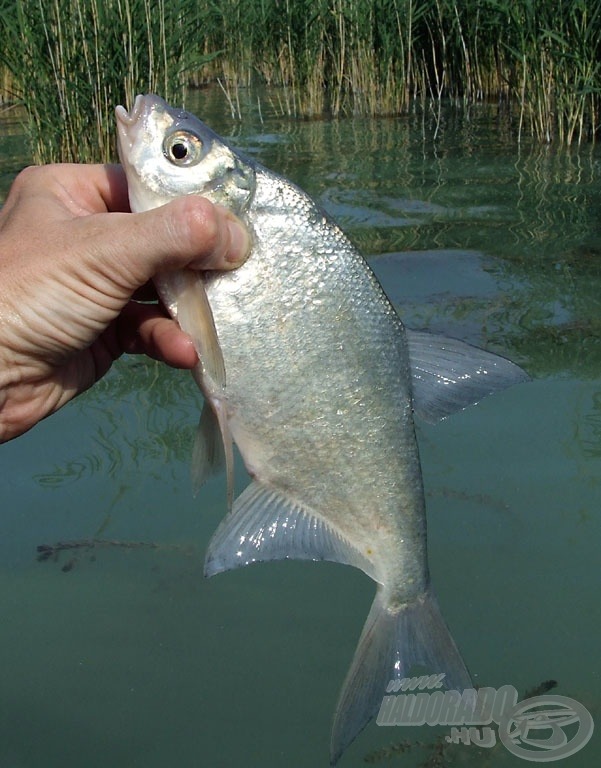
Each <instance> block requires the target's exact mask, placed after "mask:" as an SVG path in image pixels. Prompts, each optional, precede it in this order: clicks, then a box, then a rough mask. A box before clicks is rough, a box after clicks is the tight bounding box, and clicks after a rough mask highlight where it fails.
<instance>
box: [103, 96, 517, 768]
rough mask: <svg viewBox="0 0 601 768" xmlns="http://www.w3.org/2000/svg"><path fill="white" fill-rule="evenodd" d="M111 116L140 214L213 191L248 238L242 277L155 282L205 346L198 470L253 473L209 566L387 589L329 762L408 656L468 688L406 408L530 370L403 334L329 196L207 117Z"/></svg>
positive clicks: (350, 682) (149, 104)
mask: <svg viewBox="0 0 601 768" xmlns="http://www.w3.org/2000/svg"><path fill="white" fill-rule="evenodd" d="M116 114H117V122H118V139H119V152H120V157H121V161H122V163H123V165H124V168H125V171H126V175H127V179H128V187H129V194H130V202H131V208H132V210H133V211H142V210H147V209H150V208H154V207H156V206H157V205H161V204H163V203H165V202H167V201H169V200H170V199H172V198H174V197H177V196H179V195H187V194H198V195H203V196H205V197H207V198H208V199H209V200H211V201H212V202H215V203H219V204H221V205H223V206H226V207H228V208H230V209H231V210H232V212H234V213H236V214H237V215H238V216H239V217H240V218H241V219H242V220H243V222H245V223H246V225H247V227H248V229H249V232H250V234H251V239H252V248H251V252H250V255H249V257H248V260H247V261H246V262H245V263H244V264H243V265H242V266H240V267H239V268H238V269H236V270H234V271H231V272H222V273H219V272H211V273H202V275H198V274H192V273H186V272H185V271H184V272H182V273H180V274H173V273H171V274H162V275H159V276H158V277H157V279H156V284H157V288H158V290H159V293H161V295H162V296H163V298H164V301H165V304H166V306H167V307H168V308H169V310H170V311H171V313H172V314H173V316H174V317H175V318H176V319H177V320H178V322H179V323H180V325H181V326H182V328H183V329H184V330H185V331H186V332H187V333H189V334H190V335H191V336H192V338H193V339H194V341H195V344H196V348H197V351H198V354H199V357H200V363H199V366H198V367H197V370H196V372H195V378H196V380H197V382H198V383H199V386H200V388H201V390H202V392H203V394H204V396H205V400H206V402H205V406H204V408H203V413H202V416H201V422H200V426H199V431H198V437H197V440H196V443H195V448H194V454H193V462H194V464H195V465H196V466H195V468H194V472H195V474H196V478H197V480H203V479H205V478H206V477H207V476H208V475H209V474H211V473H212V472H215V471H217V470H218V469H219V468H220V466H221V460H222V459H223V457H225V460H226V466H227V469H228V487H229V489H230V490H229V495H230V498H231V495H232V478H233V471H232V466H231V464H232V461H233V452H232V450H231V443H232V440H233V441H234V442H235V443H236V444H237V446H238V449H239V451H240V454H241V456H242V459H243V460H244V463H245V466H246V468H247V470H248V472H249V475H250V476H251V478H252V481H251V483H250V485H249V486H248V487H247V488H246V489H245V490H244V491H243V492H242V493H241V494H240V496H238V498H236V499H235V500H234V501H233V504H232V508H231V511H230V512H229V513H228V514H227V515H226V517H225V518H224V520H223V521H222V522H221V524H220V525H219V527H218V529H217V531H216V532H215V534H214V536H213V538H212V539H211V542H210V544H209V547H208V552H207V558H206V563H205V573H206V575H208V576H212V575H215V574H216V573H219V572H222V571H226V570H230V569H233V568H237V567H240V566H244V565H248V564H250V563H255V562H258V561H266V560H278V559H287V558H294V559H307V560H324V559H325V560H332V561H335V562H339V563H345V564H349V565H353V566H355V567H357V568H360V569H361V570H363V571H364V572H365V573H366V574H367V575H368V576H370V577H371V578H372V579H374V580H375V581H376V583H377V591H376V596H375V599H374V602H373V605H372V608H371V610H370V613H369V615H368V618H367V621H366V623H365V626H364V628H363V632H362V634H361V637H360V639H359V643H358V646H357V650H356V652H355V655H354V658H353V660H352V663H351V667H350V669H349V672H348V674H347V677H346V679H345V681H344V683H343V686H342V690H341V692H340V696H339V699H338V704H337V706H336V710H335V716H334V724H333V728H332V737H331V744H330V760H331V762H332V763H335V762H336V761H337V760H338V758H339V757H340V755H341V754H342V752H343V751H344V749H345V748H346V747H347V746H348V744H349V743H350V742H351V741H352V740H353V739H354V738H355V737H356V736H357V734H358V733H359V732H360V731H361V729H362V728H363V727H364V726H365V725H366V724H367V723H368V722H369V720H370V719H371V718H372V717H373V716H374V715H375V714H376V713H377V711H378V709H379V706H380V704H381V702H382V698H383V696H384V695H385V693H386V687H387V685H388V683H389V682H390V681H391V680H397V681H398V680H400V679H402V678H404V677H408V676H409V675H410V672H411V670H412V669H413V668H414V667H415V666H416V665H420V666H422V667H425V668H426V671H427V672H428V673H429V674H442V673H444V675H445V678H444V679H445V683H446V685H447V687H449V688H452V689H458V690H463V689H464V688H469V687H470V686H471V681H470V676H469V673H468V671H467V668H466V666H465V664H464V662H463V660H462V658H461V656H460V654H459V651H458V650H457V647H456V645H455V643H454V641H453V640H452V638H451V635H450V633H449V631H448V628H447V626H446V624H445V622H444V620H443V618H442V616H441V614H440V611H439V608H438V605H437V602H436V598H435V597H434V593H433V591H432V588H431V585H430V577H429V570H428V563H427V552H426V550H427V547H426V516H425V503H424V493H423V487H422V476H421V468H420V461H419V453H418V447H417V442H416V437H415V429H414V423H413V415H414V412H417V413H418V415H419V414H422V415H423V416H424V417H425V418H429V419H438V418H444V417H446V416H447V415H448V414H450V413H452V412H454V411H457V410H460V409H462V408H464V407H466V406H467V405H470V404H472V403H474V402H476V401H478V400H479V399H481V398H482V397H483V396H485V395H487V394H490V393H492V392H494V391H497V390H499V389H503V388H504V387H506V386H509V385H510V384H514V383H517V382H520V381H524V380H526V378H527V377H526V375H525V374H524V372H523V371H521V369H520V368H518V367H517V366H515V365H514V364H513V363H511V362H510V361H508V360H505V359H503V358H500V357H497V356H495V355H492V354H490V353H488V352H485V351H483V350H478V349H476V348H474V347H471V346H469V345H467V344H464V343H463V342H461V341H458V340H452V339H446V338H444V337H440V336H437V335H430V334H426V333H416V332H406V331H405V329H404V327H403V324H402V322H401V320H400V319H399V317H398V315H397V313H396V311H395V310H394V308H393V307H392V305H391V304H390V302H389V301H388V299H387V297H386V295H385V293H384V291H383V290H382V288H381V287H380V285H379V283H378V281H377V280H376V278H375V276H374V275H373V273H372V271H371V270H370V268H369V267H368V265H367V264H366V262H365V260H364V259H363V257H362V256H361V254H360V253H359V252H358V251H357V250H356V249H355V247H354V246H353V245H352V243H351V242H350V241H349V240H348V238H347V237H346V236H345V235H344V234H343V232H342V231H341V230H340V229H339V228H338V227H337V226H336V225H335V224H334V223H333V222H332V221H330V219H329V218H328V217H327V216H326V215H325V214H324V212H323V211H322V210H321V209H320V208H319V206H318V205H317V204H316V203H315V202H314V201H313V200H311V198H310V197H309V196H308V195H306V194H305V193H304V192H302V191H301V190H300V189H299V188H298V187H296V186H295V185H294V184H292V183H291V182H290V181H288V180H287V179H285V178H283V177H282V176H279V175H278V174H276V173H273V172H272V171H270V170H268V169H266V168H264V167H263V166H261V165H260V164H259V163H256V162H255V161H254V160H251V159H248V158H245V157H244V155H243V154H242V153H240V152H238V151H236V150H235V149H233V148H231V147H230V146H229V145H228V144H227V143H226V142H225V141H224V140H223V139H221V138H220V137H219V136H217V134H215V133H214V132H213V131H211V130H210V128H208V127H207V126H206V125H204V123H202V122H201V121H200V120H198V118H196V117H194V116H193V115H190V114H189V113H187V112H185V111H183V110H178V109H174V108H172V107H170V106H169V105H168V104H166V103H165V102H164V101H163V100H162V99H160V98H159V97H157V96H152V95H148V96H138V97H137V98H136V101H135V104H134V106H133V109H132V111H131V112H130V113H128V112H127V111H126V110H125V109H124V108H123V107H118V108H117V113H116ZM174 147H175V148H176V149H175V150H174ZM221 444H223V447H221Z"/></svg>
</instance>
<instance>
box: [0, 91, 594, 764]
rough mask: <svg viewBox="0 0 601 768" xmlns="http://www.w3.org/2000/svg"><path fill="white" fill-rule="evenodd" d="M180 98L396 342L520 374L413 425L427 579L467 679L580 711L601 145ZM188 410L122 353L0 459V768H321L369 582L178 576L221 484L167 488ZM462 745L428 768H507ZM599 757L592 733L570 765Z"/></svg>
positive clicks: (295, 575)
mask: <svg viewBox="0 0 601 768" xmlns="http://www.w3.org/2000/svg"><path fill="white" fill-rule="evenodd" d="M196 98H197V100H196V103H191V104H190V105H189V106H191V107H192V108H193V109H194V110H196V111H198V113H199V114H203V115H204V116H205V117H206V119H207V120H208V121H209V122H211V124H212V125H213V127H214V128H216V129H217V130H218V131H221V132H222V133H224V134H225V135H228V136H230V137H231V139H232V141H234V143H236V144H237V145H239V146H241V147H243V148H244V149H245V150H246V151H247V152H248V153H249V154H251V155H252V156H253V157H255V158H257V159H258V160H260V161H261V162H264V163H265V164H266V165H268V166H270V167H272V168H274V169H277V170H279V171H281V172H283V173H284V174H286V175H288V176H290V177H291V178H292V179H293V180H294V181H296V182H297V183H299V184H300V185H301V186H303V187H305V188H306V189H307V190H308V191H310V192H311V193H312V194H313V195H314V196H315V197H316V198H317V199H319V200H320V201H321V203H322V204H323V205H324V207H325V208H326V209H327V210H328V212H329V213H331V214H332V215H333V216H334V217H335V218H336V219H337V220H338V221H339V222H340V223H341V224H342V226H343V228H344V229H345V230H346V231H347V232H348V233H349V234H350V235H351V236H352V237H353V239H354V240H355V241H356V242H357V243H358V244H359V246H360V247H361V248H362V250H363V251H364V252H365V253H366V255H368V256H369V258H370V262H371V264H372V267H373V268H374V270H375V271H376V273H377V274H378V276H379V278H380V280H381V281H382V283H383V284H384V286H385V288H386V289H387V291H388V293H389V295H390V297H391V300H392V301H393V303H394V304H395V306H396V307H398V309H399V312H400V313H401V315H402V317H403V319H404V320H405V322H406V323H407V324H408V325H409V326H412V327H416V328H431V329H433V330H436V331H442V332H447V333H449V334H451V335H454V336H459V337H461V338H464V339H466V340H468V341H470V342H472V343H476V344H481V345H485V346H487V347H489V348H491V349H493V350H496V351H499V352H501V353H505V354H508V355H509V356H511V357H513V358H514V359H516V361H518V362H519V363H520V364H522V365H523V366H524V367H526V369H527V370H528V371H529V372H530V373H531V374H532V376H533V378H534V380H533V382H531V383H530V384H528V385H523V386H520V387H515V388H514V389H512V390H510V391H508V392H505V393H502V394H501V395H498V396H495V397H494V398H489V399H488V400H487V401H485V402H483V403H482V404H481V405H479V406H477V407H475V408H472V409H469V410H468V411H466V412H464V413H462V414H459V415H457V416H456V417H453V418H451V419H449V420H447V421H445V422H443V423H442V424H439V425H435V426H422V425H420V426H419V439H420V449H421V455H422V461H423V468H424V481H425V485H426V490H427V496H428V505H429V532H430V553H431V568H432V572H433V578H434V580H435V584H436V585H437V588H438V592H439V598H440V602H441V603H442V606H443V610H444V613H445V616H446V618H447V620H448V621H449V624H450V625H451V628H452V630H453V634H454V636H455V638H456V640H457V642H458V643H459V645H460V646H461V648H462V651H463V654H464V656H465V658H466V660H467V662H468V665H469V666H470V668H471V670H472V672H473V674H474V679H475V681H476V683H477V684H479V685H480V684H481V685H492V686H500V685H503V684H506V683H510V684H512V685H515V686H516V688H518V690H520V691H525V690H527V689H528V688H532V687H533V686H536V685H538V684H539V683H540V682H541V681H544V680H549V679H555V680H557V682H558V686H557V688H556V689H554V691H553V692H554V693H558V694H562V695H567V696H572V697H573V698H576V699H578V700H579V701H581V702H582V703H583V704H584V705H585V706H586V707H587V708H589V710H590V711H591V712H592V714H593V717H595V716H598V714H599V712H601V709H600V707H599V703H600V701H599V694H598V689H599V686H598V684H597V679H596V678H597V676H598V672H597V671H596V667H595V664H594V659H595V658H596V652H597V641H596V638H597V637H598V633H599V631H600V630H601V619H600V615H599V601H598V584H599V574H598V568H597V565H596V564H597V562H598V542H599V538H600V536H599V535H600V533H601V531H600V528H601V525H600V523H599V498H600V482H601V481H600V478H601V472H600V469H601V466H600V463H599V460H600V457H601V382H600V375H599V374H600V372H601V327H600V326H601V307H600V306H599V303H600V298H599V297H600V296H601V290H600V289H601V233H600V225H599V222H600V221H601V210H600V207H601V203H600V200H601V180H600V173H599V171H600V168H601V162H600V160H601V154H600V151H599V149H597V148H587V149H585V150H583V151H581V152H576V151H562V152H558V151H556V150H554V149H553V148H546V147H545V148H542V147H538V146H537V147H534V146H533V147H525V146H524V145H522V147H521V149H519V150H518V148H517V147H516V145H515V144H514V143H513V142H512V141H511V136H510V131H511V126H509V125H507V124H505V123H503V122H502V121H501V120H500V119H499V120H498V119H497V117H496V115H495V114H493V113H490V112H486V111H484V110H477V109H473V110H471V111H470V112H467V113H461V112H457V111H453V110H449V111H448V112H447V113H443V114H442V115H441V119H440V121H438V122H437V120H436V116H435V115H430V114H427V115H425V116H423V115H421V114H418V113H416V114H413V115H409V116H407V117H403V118H400V119H396V120H392V119H383V120H377V121H370V120H367V119H357V120H344V121H339V122H333V123H332V122H325V121H316V122H300V121H299V122H290V121H288V120H285V119H283V118H281V117H278V116H277V115H273V114H271V115H270V114H269V108H268V107H269V102H268V100H267V99H266V98H265V99H264V100H263V101H262V103H261V116H262V118H263V121H264V122H261V120H260V119H259V110H258V107H257V102H256V99H254V98H253V99H250V97H249V103H248V105H247V107H248V108H247V109H246V110H245V109H243V110H242V112H243V115H244V119H243V120H242V121H240V122H237V123H233V122H232V121H231V118H230V117H229V112H228V109H227V105H226V104H225V103H224V102H223V100H222V99H220V97H219V96H215V94H212V93H209V94H206V93H203V94H200V95H197V96H196ZM8 117H9V118H10V119H11V120H12V115H9V116H8ZM1 135H2V137H3V138H2V146H3V159H2V162H1V163H0V185H1V191H2V192H3V193H5V192H6V190H7V188H8V184H9V181H10V179H11V178H12V177H13V176H14V174H15V173H16V172H17V170H18V168H19V167H21V166H22V165H23V164H25V163H26V157H25V156H24V154H23V140H22V137H21V135H20V131H19V129H18V124H17V123H16V122H14V121H12V122H11V121H5V122H3V123H1ZM435 136H436V138H434V137H435ZM199 411H200V396H199V395H198V393H197V391H196V388H195V385H194V384H193V382H192V381H191V379H190V377H189V376H188V375H186V374H184V373H182V372H178V371H171V370H168V369H166V368H165V367H163V366H161V365H159V364H157V363H155V362H152V361H146V360H142V359H138V358H128V359H124V360H121V361H120V362H119V363H118V364H117V365H115V366H114V368H113V370H112V371H111V372H110V374H109V375H108V376H107V377H106V379H105V380H104V381H103V382H102V383H101V384H99V385H98V386H97V387H95V388H94V389H93V390H92V391H90V392H88V393H86V394H85V395H84V396H82V397H81V398H79V399H78V400H77V401H76V402H74V403H73V404H71V405H70V406H69V407H67V408H65V409H63V411H62V412H61V413H59V414H57V415H56V416H55V417H53V418H52V419H49V420H48V421H46V422H44V423H43V424H40V425H39V426H38V427H37V428H36V429H35V430H33V431H32V432H31V433H30V434H28V435H26V436H24V437H23V438H21V439H19V440H17V441H14V442H13V443H10V444H8V445H5V446H2V447H1V448H0V454H1V455H0V462H1V467H2V481H1V482H0V506H1V509H2V516H1V517H0V526H1V533H2V535H1V536H0V568H1V569H2V580H1V581H0V590H2V605H3V615H4V622H3V631H2V632H0V651H1V652H2V658H3V661H4V669H3V675H2V696H1V697H0V701H1V702H2V718H1V719H0V735H1V738H0V766H4V765H6V766H27V768H30V767H31V768H38V766H40V765H49V766H58V765H61V767H62V768H64V767H65V766H75V765H77V766H80V765H86V766H103V768H104V766H106V765H116V766H128V767H129V766H136V765H140V766H144V768H154V767H155V766H156V768H159V766H160V767H161V768H163V767H164V766H165V765H179V766H190V767H191V766H197V765H211V766H232V765H242V764H244V765H265V766H280V765H291V766H303V768H304V766H307V767H308V766H317V765H325V764H326V760H327V752H328V739H329V727H330V721H331V715H332V709H333V706H334V703H335V700H336V695H337V691H338V688H339V685H340V683H341V681H342V678H343V676H344V673H345V671H346V668H347V665H348V662H349V660H350V657H351V655H352V652H353V650H354V647H355V644H356V640H357V636H358V634H359V631H360V629H361V626H362V623H363V620H364V616H365V613H366V611H367V609H368V607H369V604H370V602H371V598H372V593H373V586H372V585H371V583H369V581H368V580H367V579H366V578H365V577H363V575H362V574H360V573H358V572H356V571H353V570H352V569H349V568H345V567H343V566H338V565H333V564H328V563H320V564H308V563H292V562H290V563H289V562H286V563H271V564H266V565H262V566H257V567H253V568H248V569H246V570H243V571H240V572H238V573H231V574H224V575H222V576H219V577H217V578H215V579H213V580H211V581H209V582H207V581H205V580H204V579H203V578H202V553H203V552H204V550H205V548H206V544H207V541H208V539H209V537H210V535H211V532H212V531H213V530H214V529H215V527H216V526H217V524H218V521H219V520H220V518H221V517H222V516H223V514H224V512H225V492H224V481H223V478H216V479H214V480H211V481H210V482H209V483H208V484H207V486H206V487H205V488H203V489H202V491H201V492H200V494H199V495H198V497H197V498H196V499H194V498H193V497H192V494H191V490H190V480H189V467H188V457H189V453H190V446H191V441H192V436H193V432H194V429H195V426H196V422H197V419H198V414H199ZM246 481H247V480H246V477H245V473H244V471H243V469H242V468H241V467H238V473H237V477H236V483H237V488H238V489H241V488H242V487H243V486H244V484H245V483H246ZM92 540H102V542H104V543H103V544H97V545H95V546H94V547H93V548H91V549H87V548H86V547H88V546H89V545H90V542H91V541H92ZM69 542H71V543H74V544H77V548H76V550H75V551H76V552H77V554H74V553H71V551H70V550H69V549H61V550H60V552H58V556H57V558H56V560H55V558H54V557H49V558H48V559H46V560H44V561H43V562H38V561H37V549H36V548H37V546H38V545H47V546H55V545H57V544H65V543H69ZM106 542H109V543H106ZM110 542H115V545H114V546H113V545H111V544H110ZM128 543H130V544H135V543H143V544H144V546H131V547H128V546H123V545H124V544H128ZM84 544H85V546H84ZM54 554H57V553H54ZM284 700H285V702H286V705H285V706H282V704H283V702H284ZM436 738H437V734H436V732H435V731H434V729H432V733H429V732H426V729H416V730H413V731H409V730H408V729H407V730H405V729H403V728H396V729H391V728H389V729H380V728H378V727H377V726H375V725H371V726H370V727H369V728H368V729H367V730H366V731H365V732H364V733H363V734H362V735H361V737H360V738H359V739H358V740H357V742H356V743H355V744H353V745H352V747H351V748H350V749H349V751H348V753H347V754H346V755H345V756H344V758H343V762H342V763H341V765H346V766H360V765H363V764H364V758H366V757H367V758H368V760H369V762H376V761H377V762H378V764H381V765H397V764H401V761H402V763H403V765H421V764H424V761H425V760H427V759H430V758H432V759H433V756H435V749H434V747H432V748H429V747H428V748H426V749H425V751H422V752H421V753H420V752H419V750H416V749H415V748H408V749H402V748H401V747H399V745H402V744H403V742H405V741H408V742H409V743H411V744H414V743H415V741H416V740H418V741H421V742H425V743H428V744H431V745H435V744H436ZM470 750H471V748H468V747H463V748H462V747H461V746H459V747H458V748H457V750H456V751H455V753H454V754H453V755H451V754H450V753H449V752H448V751H443V753H441V755H440V756H439V763H437V764H441V765H442V764H451V761H460V762H461V763H462V764H465V765H472V764H473V765H481V764H482V763H483V762H488V763H489V764H490V765H495V766H496V765H513V766H515V765H517V764H519V763H518V758H515V757H512V756H511V755H509V754H508V753H507V752H506V751H504V750H501V749H494V750H491V751H490V752H489V753H487V754H486V755H484V754H483V750H478V751H477V752H476V751H470ZM600 756H601V753H600V749H599V746H598V742H597V741H595V737H593V740H592V741H591V742H590V744H589V745H588V746H587V747H586V748H585V749H584V750H583V752H582V753H579V754H578V755H575V756H574V757H572V758H570V765H572V766H578V765H592V764H594V763H595V761H598V759H599V757H600ZM440 761H442V762H440ZM429 764H433V763H429ZM453 764H454V762H453Z"/></svg>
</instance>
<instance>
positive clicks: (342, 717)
mask: <svg viewBox="0 0 601 768" xmlns="http://www.w3.org/2000/svg"><path fill="white" fill-rule="evenodd" d="M417 665H419V666H420V667H423V668H425V670H426V671H427V673H428V674H440V673H443V672H444V674H445V677H444V680H443V682H444V684H445V686H446V687H447V688H448V689H452V690H459V691H462V690H463V689H465V688H470V687H471V685H472V684H471V680H470V675H469V672H468V671H467V668H466V666H465V664H464V663H463V659H462V658H461V655H460V653H459V651H458V650H457V646H456V645H455V643H454V641H453V638H452V637H451V634H450V632H449V629H448V627H447V625H446V624H445V621H444V619H443V618H442V615H441V613H440V609H439V608H438V603H437V602H436V598H435V597H434V595H433V594H432V593H431V592H429V591H428V592H426V593H424V594H423V595H422V596H421V597H419V598H418V599H417V600H415V601H413V602H411V603H407V604H405V605H403V606H402V607H401V608H400V609H399V608H398V606H395V607H391V606H390V605H388V603H387V599H386V596H385V590H384V589H383V588H382V587H378V592H377V594H376V597H375V600H374V602H373V605H372V607H371V610H370V612H369V616H368V617H367V621H366V622H365V626H364V627H363V632H362V633H361V637H360V638H359V645H358V646H357V650H356V651H355V656H354V658H353V661H352V663H351V667H350V669H349V671H348V674H347V676H346V679H345V681H344V683H343V686H342V690H341V691H340V696H339V698H338V704H337V705H336V711H335V714H334V725H333V727H332V740H331V744H330V763H331V764H332V765H334V764H335V763H336V762H337V761H338V758H339V757H340V755H341V754H342V753H343V752H344V750H345V749H346V748H347V747H348V745H349V744H350V743H351V742H352V741H353V739H354V738H355V737H356V736H357V735H358V734H359V732H360V731H361V730H362V729H363V728H364V727H365V726H366V725H367V723H368V722H369V721H370V720H371V718H372V717H374V715H375V714H376V713H377V712H378V710H379V708H380V705H381V703H382V699H383V697H384V696H385V694H386V688H387V686H388V684H389V683H390V681H391V680H400V679H402V678H404V677H409V675H410V672H411V669H412V668H413V667H415V666H417Z"/></svg>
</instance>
